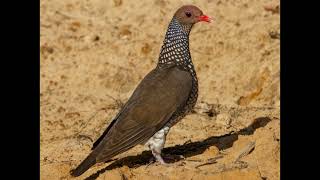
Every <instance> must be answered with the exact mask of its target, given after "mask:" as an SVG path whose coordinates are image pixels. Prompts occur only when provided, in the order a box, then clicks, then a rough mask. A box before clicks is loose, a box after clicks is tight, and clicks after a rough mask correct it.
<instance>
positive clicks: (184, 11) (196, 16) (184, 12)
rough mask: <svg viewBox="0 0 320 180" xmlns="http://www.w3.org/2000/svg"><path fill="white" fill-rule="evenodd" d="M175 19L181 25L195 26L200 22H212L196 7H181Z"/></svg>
mask: <svg viewBox="0 0 320 180" xmlns="http://www.w3.org/2000/svg"><path fill="white" fill-rule="evenodd" d="M174 17H175V18H176V19H177V20H178V21H179V23H180V24H181V25H191V26H192V25H193V24H195V23H197V22H200V21H205V22H210V21H211V18H210V17H209V16H207V15H204V14H203V12H202V11H201V10H200V9H199V8H198V7H196V6H193V5H185V6H182V7H180V8H179V9H178V10H177V11H176V13H175V14H174Z"/></svg>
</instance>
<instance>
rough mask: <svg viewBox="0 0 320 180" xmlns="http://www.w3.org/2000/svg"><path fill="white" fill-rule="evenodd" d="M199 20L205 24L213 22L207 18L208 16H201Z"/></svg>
mask: <svg viewBox="0 0 320 180" xmlns="http://www.w3.org/2000/svg"><path fill="white" fill-rule="evenodd" d="M198 19H199V21H205V22H208V23H209V22H211V20H212V19H211V18H210V17H209V16H207V15H201V16H199V17H198Z"/></svg>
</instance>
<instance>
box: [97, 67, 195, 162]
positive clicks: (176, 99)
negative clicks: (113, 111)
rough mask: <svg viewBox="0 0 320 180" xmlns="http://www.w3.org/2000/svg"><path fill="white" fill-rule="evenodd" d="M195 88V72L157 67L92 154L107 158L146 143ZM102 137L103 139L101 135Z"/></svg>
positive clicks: (138, 88)
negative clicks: (191, 73)
mask: <svg viewBox="0 0 320 180" xmlns="http://www.w3.org/2000/svg"><path fill="white" fill-rule="evenodd" d="M191 89H192V77H191V75H190V74H189V73H188V72H186V71H183V70H180V69H179V68H177V67H168V68H164V69H154V70H153V71H151V72H150V73H149V74H148V75H147V76H146V77H145V78H144V79H143V80H142V81H141V82H140V84H139V85H138V87H137V88H136V90H135V91H134V93H133V94H132V96H131V97H130V99H129V100H128V102H127V103H126V105H125V106H124V107H123V109H122V110H121V112H120V113H119V114H118V116H117V118H116V119H115V120H114V121H113V122H112V123H111V124H110V126H109V127H108V131H107V132H106V133H104V137H103V138H101V140H100V141H101V142H100V143H99V144H98V145H97V147H96V148H95V149H94V151H93V152H92V153H94V154H96V156H97V157H96V161H97V162H102V161H106V160H108V159H110V158H112V157H113V156H115V155H117V154H120V153H122V152H124V151H126V150H128V149H130V148H132V147H133V146H135V145H137V144H140V143H143V142H146V141H147V140H148V139H149V138H151V137H152V136H153V135H154V134H155V133H156V132H157V131H158V130H160V129H161V128H162V127H163V126H164V125H165V124H166V123H167V122H168V120H169V119H170V117H171V116H172V114H173V113H174V112H175V111H176V110H177V109H178V108H179V107H183V106H184V105H185V104H186V101H187V99H188V97H189V95H190V92H191ZM99 139H100V138H99Z"/></svg>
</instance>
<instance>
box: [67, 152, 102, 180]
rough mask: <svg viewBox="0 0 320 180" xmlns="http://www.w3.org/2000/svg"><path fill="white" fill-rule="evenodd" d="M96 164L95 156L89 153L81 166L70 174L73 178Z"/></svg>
mask: <svg viewBox="0 0 320 180" xmlns="http://www.w3.org/2000/svg"><path fill="white" fill-rule="evenodd" d="M95 163H96V155H95V153H91V154H90V155H89V156H88V157H87V158H86V159H85V160H83V161H82V162H81V164H80V165H79V166H78V167H77V168H76V169H73V170H71V171H70V174H71V175H72V176H74V177H77V176H80V175H81V174H83V173H84V172H85V171H86V170H88V169H89V168H90V167H91V166H93V165H94V164H95Z"/></svg>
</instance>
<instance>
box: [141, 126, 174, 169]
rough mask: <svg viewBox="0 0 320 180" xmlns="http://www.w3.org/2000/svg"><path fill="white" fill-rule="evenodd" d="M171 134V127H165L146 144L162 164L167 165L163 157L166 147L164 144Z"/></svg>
mask: <svg viewBox="0 0 320 180" xmlns="http://www.w3.org/2000/svg"><path fill="white" fill-rule="evenodd" d="M168 132H169V127H167V126H165V127H164V128H162V129H161V130H159V131H158V132H156V133H155V134H154V135H153V136H152V137H151V138H150V139H149V140H148V142H147V143H146V145H147V146H148V147H149V148H150V150H151V152H152V155H153V156H154V158H155V159H156V160H157V161H158V162H159V163H161V164H164V165H165V164H167V163H166V162H165V161H164V160H163V158H162V156H161V151H162V149H163V147H164V144H165V142H166V136H167V134H168Z"/></svg>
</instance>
